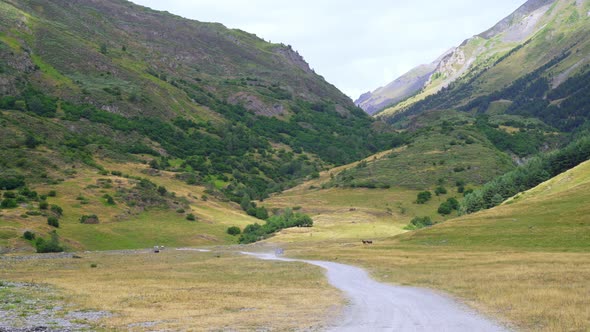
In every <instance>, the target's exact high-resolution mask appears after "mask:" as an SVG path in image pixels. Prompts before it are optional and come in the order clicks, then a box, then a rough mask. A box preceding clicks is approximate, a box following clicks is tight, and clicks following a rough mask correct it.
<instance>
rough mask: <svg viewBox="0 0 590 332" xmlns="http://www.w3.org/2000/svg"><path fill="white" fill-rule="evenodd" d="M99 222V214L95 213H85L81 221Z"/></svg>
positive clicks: (83, 222)
mask: <svg viewBox="0 0 590 332" xmlns="http://www.w3.org/2000/svg"><path fill="white" fill-rule="evenodd" d="M99 222H100V221H99V219H98V216H97V215H95V214H90V215H83V216H81V217H80V223H82V224H98V223H99Z"/></svg>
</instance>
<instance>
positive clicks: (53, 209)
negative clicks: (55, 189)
mask: <svg viewBox="0 0 590 332" xmlns="http://www.w3.org/2000/svg"><path fill="white" fill-rule="evenodd" d="M51 212H53V213H55V214H56V215H57V216H62V215H63V213H64V210H63V209H62V208H61V207H60V206H58V205H55V204H53V205H51Z"/></svg>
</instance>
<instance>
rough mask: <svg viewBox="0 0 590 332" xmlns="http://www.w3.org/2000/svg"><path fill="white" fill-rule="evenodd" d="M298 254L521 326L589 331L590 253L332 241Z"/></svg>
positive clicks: (296, 250) (292, 249) (298, 250)
mask: <svg viewBox="0 0 590 332" xmlns="http://www.w3.org/2000/svg"><path fill="white" fill-rule="evenodd" d="M290 251H292V253H297V256H301V257H306V258H314V259H326V260H333V261H338V262H342V263H349V264H353V265H357V266H361V267H364V268H366V269H368V270H369V271H370V272H371V273H372V275H373V276H374V277H375V278H376V279H378V280H381V281H384V282H389V283H393V284H401V285H412V286H421V287H428V288H432V289H436V290H443V291H446V292H448V293H450V294H451V295H453V296H456V297H457V298H458V299H459V301H461V302H464V303H465V304H467V305H468V306H470V307H472V308H475V309H477V310H479V311H480V312H482V313H484V314H486V315H488V316H491V317H494V318H496V319H498V320H499V321H501V322H503V323H506V324H508V325H509V326H511V327H514V328H516V329H517V330H524V331H547V332H549V331H589V329H590V282H589V280H590V254H588V253H543V252H507V251H506V252H502V251H497V252H489V251H475V252H468V251H450V250H444V249H440V248H426V247H424V248H418V247H413V248H401V247H400V248H395V247H391V246H388V245H387V244H383V245H379V244H377V245H376V246H372V247H369V246H366V247H362V246H361V245H357V244H342V243H339V244H337V243H334V244H331V245H325V246H324V248H322V249H319V250H317V251H315V250H314V251H307V250H306V249H304V248H301V247H299V248H297V247H295V246H294V247H291V248H290Z"/></svg>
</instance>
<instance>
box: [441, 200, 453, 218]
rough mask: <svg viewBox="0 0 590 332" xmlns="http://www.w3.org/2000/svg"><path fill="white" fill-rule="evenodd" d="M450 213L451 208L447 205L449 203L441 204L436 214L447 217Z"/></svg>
mask: <svg viewBox="0 0 590 332" xmlns="http://www.w3.org/2000/svg"><path fill="white" fill-rule="evenodd" d="M452 212H453V208H452V207H451V205H450V204H449V202H443V203H442V204H441V205H440V206H439V207H438V213H439V214H442V215H448V214H451V213H452Z"/></svg>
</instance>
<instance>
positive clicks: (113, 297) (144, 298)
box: [0, 249, 343, 331]
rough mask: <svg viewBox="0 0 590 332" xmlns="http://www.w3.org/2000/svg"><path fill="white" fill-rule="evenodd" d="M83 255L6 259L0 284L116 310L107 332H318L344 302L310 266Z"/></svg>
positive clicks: (187, 255) (180, 256) (229, 257)
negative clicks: (31, 286)
mask: <svg viewBox="0 0 590 332" xmlns="http://www.w3.org/2000/svg"><path fill="white" fill-rule="evenodd" d="M81 255H82V256H84V257H83V258H82V259H71V258H64V259H44V260H28V261H19V262H11V261H6V260H0V279H4V280H14V281H26V282H33V283H42V284H49V285H53V286H56V287H57V288H58V289H60V290H61V291H62V292H61V293H62V296H63V297H64V299H65V300H66V301H67V302H71V303H72V304H75V306H76V307H77V309H78V310H79V309H92V310H104V311H110V312H113V313H114V316H112V317H109V318H106V319H104V320H102V321H101V322H100V323H99V325H100V327H102V328H105V329H107V330H122V331H127V330H145V329H146V328H147V326H148V325H145V324H154V325H153V326H152V325H149V329H157V330H185V331H202V330H227V329H231V330H255V329H271V330H293V329H304V328H305V329H306V328H310V327H311V328H314V329H316V328H321V326H322V324H324V322H325V321H326V318H327V317H330V316H337V315H338V313H339V309H340V307H341V305H342V303H343V302H342V301H343V299H342V297H341V295H340V293H339V292H338V291H336V290H334V289H332V288H331V287H329V286H328V284H327V281H326V280H325V278H324V276H323V272H322V270H321V269H320V268H318V267H314V266H310V265H307V264H301V263H283V262H268V261H261V260H257V259H255V258H251V257H247V256H242V255H239V254H237V253H235V252H217V253H199V252H190V251H176V250H171V249H170V250H168V249H167V250H164V251H163V252H162V253H160V254H153V253H149V252H145V253H114V252H102V253H83V254H81ZM90 264H96V265H97V267H96V268H91V266H90Z"/></svg>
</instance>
